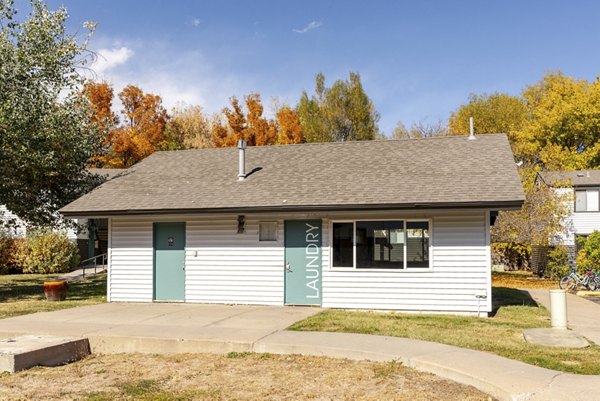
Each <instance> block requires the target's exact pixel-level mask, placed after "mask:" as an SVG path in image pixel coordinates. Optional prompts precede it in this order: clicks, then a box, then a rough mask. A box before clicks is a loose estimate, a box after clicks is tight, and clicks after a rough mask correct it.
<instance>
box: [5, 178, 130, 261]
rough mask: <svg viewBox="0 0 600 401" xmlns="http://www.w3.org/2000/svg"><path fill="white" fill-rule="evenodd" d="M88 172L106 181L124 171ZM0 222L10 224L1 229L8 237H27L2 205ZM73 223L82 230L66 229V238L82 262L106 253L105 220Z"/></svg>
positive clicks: (11, 213)
mask: <svg viewBox="0 0 600 401" xmlns="http://www.w3.org/2000/svg"><path fill="white" fill-rule="evenodd" d="M89 171H90V172H91V173H93V174H98V175H100V176H102V177H104V179H105V180H106V181H108V180H111V179H112V178H114V177H116V176H117V175H119V174H120V173H121V172H123V171H124V169H102V168H90V169H89ZM0 221H3V222H6V223H10V224H7V225H6V226H5V227H3V229H4V230H5V231H6V232H7V234H8V235H10V236H13V237H24V236H25V235H27V224H26V223H25V222H24V221H23V220H21V219H19V217H18V216H17V215H16V214H14V213H13V212H11V211H10V210H8V209H7V208H6V206H4V205H0ZM75 222H76V223H77V224H78V225H79V226H80V227H81V228H82V229H81V230H80V231H79V232H77V231H76V230H74V229H72V228H69V229H67V237H68V238H69V239H70V240H72V241H76V242H77V247H78V248H79V254H80V256H81V259H82V260H84V259H87V258H89V257H91V256H96V255H101V254H103V253H106V252H107V250H108V220H107V219H89V220H88V219H79V220H75ZM0 226H2V225H0Z"/></svg>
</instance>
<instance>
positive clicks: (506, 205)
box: [60, 199, 524, 219]
mask: <svg viewBox="0 0 600 401" xmlns="http://www.w3.org/2000/svg"><path fill="white" fill-rule="evenodd" d="M523 202H524V200H523V199H515V200H505V201H479V202H418V203H402V204H391V203H390V204H355V205H281V206H250V207H222V208H195V209H194V208H185V209H127V210H95V211H60V212H61V213H62V215H63V216H65V217H67V218H71V219H77V218H106V217H113V216H139V215H153V214H158V215H165V214H214V213H252V212H254V213H264V212H327V211H334V210H335V211H355V210H411V209H412V210H415V209H419V210H420V209H465V208H485V209H498V210H510V209H518V208H520V207H521V206H522V205H523Z"/></svg>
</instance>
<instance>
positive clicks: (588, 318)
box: [523, 289, 600, 399]
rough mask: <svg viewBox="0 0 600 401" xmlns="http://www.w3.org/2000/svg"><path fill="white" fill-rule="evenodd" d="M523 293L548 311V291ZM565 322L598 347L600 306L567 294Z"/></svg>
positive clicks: (532, 290) (531, 290)
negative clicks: (527, 294)
mask: <svg viewBox="0 0 600 401" xmlns="http://www.w3.org/2000/svg"><path fill="white" fill-rule="evenodd" d="M523 291H527V292H528V293H529V295H531V298H533V299H534V300H535V301H536V302H537V303H539V304H542V305H544V307H546V309H548V310H550V291H548V290H534V289H530V290H523ZM567 320H568V326H569V328H570V329H573V330H574V331H576V332H577V333H579V334H581V335H582V336H584V337H586V338H587V339H588V340H590V341H593V342H594V343H596V344H599V345H600V304H597V303H595V302H592V301H590V300H587V299H585V298H582V297H578V296H577V295H573V294H568V293H567ZM598 363H600V361H599V362H598ZM598 399H600V395H599V396H598Z"/></svg>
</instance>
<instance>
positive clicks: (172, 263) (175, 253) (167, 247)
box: [154, 223, 185, 301]
mask: <svg viewBox="0 0 600 401" xmlns="http://www.w3.org/2000/svg"><path fill="white" fill-rule="evenodd" d="M154 299H155V300H157V301H183V300H184V299H185V223H154Z"/></svg>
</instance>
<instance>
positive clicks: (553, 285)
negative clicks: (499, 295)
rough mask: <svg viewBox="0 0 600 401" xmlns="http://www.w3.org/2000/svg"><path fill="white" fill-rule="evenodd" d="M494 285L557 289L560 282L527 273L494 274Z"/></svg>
mask: <svg viewBox="0 0 600 401" xmlns="http://www.w3.org/2000/svg"><path fill="white" fill-rule="evenodd" d="M492 285H493V286H494V287H505V288H542V289H549V290H552V289H557V288H558V280H551V279H548V278H541V277H538V276H536V275H534V274H533V273H531V272H527V271H514V272H503V273H492Z"/></svg>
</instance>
